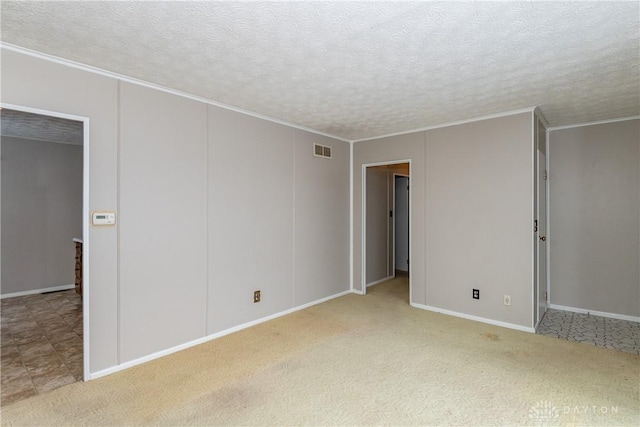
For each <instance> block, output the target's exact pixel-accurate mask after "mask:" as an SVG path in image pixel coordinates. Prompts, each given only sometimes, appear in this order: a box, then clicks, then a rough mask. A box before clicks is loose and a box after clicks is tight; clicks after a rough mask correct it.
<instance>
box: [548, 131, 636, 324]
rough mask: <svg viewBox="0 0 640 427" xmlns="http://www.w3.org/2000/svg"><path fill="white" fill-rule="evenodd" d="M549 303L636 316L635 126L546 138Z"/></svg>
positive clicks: (562, 133)
mask: <svg viewBox="0 0 640 427" xmlns="http://www.w3.org/2000/svg"><path fill="white" fill-rule="evenodd" d="M549 160H550V164H549V192H550V194H549V196H550V205H549V208H550V218H551V221H550V224H549V225H550V228H549V240H548V242H549V245H550V247H551V264H550V266H549V267H550V269H551V272H550V273H551V303H552V304H556V305H562V306H568V307H573V308H579V309H583V310H592V311H601V312H606V313H612V314H621V315H628V316H640V120H626V121H621V122H614V123H606V124H599V125H591V126H581V127H575V128H570V129H559V130H552V131H551V132H550V133H549Z"/></svg>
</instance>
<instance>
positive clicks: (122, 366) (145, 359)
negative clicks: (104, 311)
mask: <svg viewBox="0 0 640 427" xmlns="http://www.w3.org/2000/svg"><path fill="white" fill-rule="evenodd" d="M351 293H353V291H351V290H347V291H344V292H340V293H337V294H335V295H330V296H328V297H325V298H321V299H319V300H315V301H311V302H309V303H306V304H303V305H300V306H297V307H294V308H290V309H288V310H284V311H281V312H279V313H275V314H272V315H270V316H266V317H263V318H260V319H257V320H252V321H251V322H247V323H243V324H241V325H238V326H233V327H231V328H228V329H225V330H223V331H220V332H216V333H215V334H211V335H207V336H206V337H202V338H198V339H197V340H193V341H189V342H187V343H184V344H180V345H177V346H175V347H171V348H168V349H166V350H161V351H158V352H155V353H152V354H150V355H148V356H143V357H140V358H138V359H134V360H130V361H128V362H125V363H121V364H119V365H116V366H113V367H111V368H107V369H103V370H101V371H98V372H93V373H90V374H89V380H95V379H97V378H101V377H104V376H106V375H111V374H115V373H116V372H120V371H123V370H125V369H128V368H131V367H133V366H136V365H141V364H143V363H146V362H150V361H152V360H154V359H158V358H160V357H164V356H167V355H169V354H172V353H176V352H178V351H181V350H185V349H187V348H189V347H193V346H196V345H200V344H204V343H206V342H208V341H212V340H215V339H217V338H221V337H224V336H225V335H229V334H232V333H234V332H238V331H241V330H243V329H247V328H250V327H252V326H255V325H258V324H260V323H264V322H268V321H269V320H273V319H276V318H278V317H282V316H286V315H287V314H291V313H294V312H296V311H300V310H304V309H305V308H308V307H311V306H313V305H317V304H320V303H323V302H326V301H329V300H332V299H334V298H339V297H341V296H344V295H348V294H351Z"/></svg>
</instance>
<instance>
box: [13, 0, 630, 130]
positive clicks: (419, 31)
mask: <svg viewBox="0 0 640 427" xmlns="http://www.w3.org/2000/svg"><path fill="white" fill-rule="evenodd" d="M1 12H2V18H1V19H2V21H1V24H2V41H3V42H6V43H9V44H13V45H17V46H21V47H25V48H28V49H33V50H36V51H40V52H44V53H47V54H50V55H54V56H58V57H61V58H65V59H69V60H73V61H77V62H80V63H84V64H88V65H92V66H95V67H98V68H102V69H105V70H109V71H113V72H116V73H120V74H124V75H127V76H130V77H134V78H138V79H141V80H145V81H148V82H151V83H155V84H159V85H162V86H166V87H169V88H172V89H176V90H179V91H183V92H187V93H190V94H194V95H198V96H201V97H205V98H208V99H210V100H213V101H216V102H219V103H224V104H227V105H230V106H234V107H238V108H241V109H244V110H248V111H252V112H256V113H260V114H263V115H266V116H270V117H273V118H277V119H280V120H283V121H287V122H290V123H293V124H297V125H301V126H306V127H309V128H312V129H316V130H319V131H322V132H325V133H328V134H332V135H336V136H339V137H342V138H345V139H350V140H357V139H363V138H367V137H373V136H379V135H384V134H390V133H395V132H403V131H407V130H411V129H416V128H420V127H425V126H430V125H435V124H441V123H446V122H451V121H456V120H463V119H467V118H473V117H478V116H483V115H489V114H494V113H499V112H504V111H509V110H514V109H519V108H524V107H530V106H535V105H537V106H539V107H540V108H541V110H542V112H543V114H544V115H545V117H546V118H547V119H548V121H549V123H550V124H551V125H552V126H558V125H565V124H576V123H584V122H590V121H597V120H606V119H611V118H619V117H628V116H633V115H638V114H640V36H639V33H640V24H639V16H640V5H639V3H638V2H580V3H578V2H270V3H267V2H239V3H236V2H63V3H60V2H55V3H51V2H11V1H3V2H2V9H1Z"/></svg>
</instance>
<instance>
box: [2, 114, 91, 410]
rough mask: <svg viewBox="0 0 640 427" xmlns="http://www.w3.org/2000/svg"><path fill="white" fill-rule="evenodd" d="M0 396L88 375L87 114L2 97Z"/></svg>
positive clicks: (15, 396)
mask: <svg viewBox="0 0 640 427" xmlns="http://www.w3.org/2000/svg"><path fill="white" fill-rule="evenodd" d="M0 117H1V121H2V126H1V138H0V153H1V157H2V165H1V179H0V187H1V205H0V210H1V215H0V216H1V227H0V240H1V249H2V250H1V256H0V258H1V268H0V274H1V276H2V282H1V283H2V285H1V289H0V298H1V304H2V337H1V338H2V340H1V342H0V345H1V346H2V360H3V369H2V371H1V375H2V385H3V386H2V405H5V404H8V403H11V402H14V401H17V400H21V399H24V398H27V397H29V396H32V395H35V394H40V393H43V392H46V391H49V390H53V389H55V388H58V387H61V386H63V385H66V384H71V383H74V382H77V381H81V380H83V379H85V378H86V372H87V370H86V366H88V360H87V358H86V357H85V354H86V348H87V347H88V346H87V345H86V343H87V342H88V339H87V336H88V334H87V328H86V327H85V325H86V324H87V315H88V314H87V312H86V311H87V308H88V304H87V299H88V298H87V290H88V287H87V284H88V283H87V280H86V276H87V274H86V272H87V270H88V265H87V261H88V241H87V237H88V233H87V231H88V224H87V223H86V220H85V219H86V218H88V197H87V192H88V176H89V175H88V119H85V118H81V117H75V116H69V115H66V114H57V113H50V112H45V111H41V110H35V109H30V108H24V107H18V106H13V105H11V106H10V105H5V104H3V105H2V109H1V110H0Z"/></svg>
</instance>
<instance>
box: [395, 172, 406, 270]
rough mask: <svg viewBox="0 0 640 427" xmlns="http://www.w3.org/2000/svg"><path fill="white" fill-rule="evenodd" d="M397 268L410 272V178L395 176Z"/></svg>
mask: <svg viewBox="0 0 640 427" xmlns="http://www.w3.org/2000/svg"><path fill="white" fill-rule="evenodd" d="M394 190H395V191H394V194H395V212H394V214H395V233H394V234H395V268H396V270H401V271H409V177H408V176H398V175H396V176H395V188H394Z"/></svg>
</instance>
